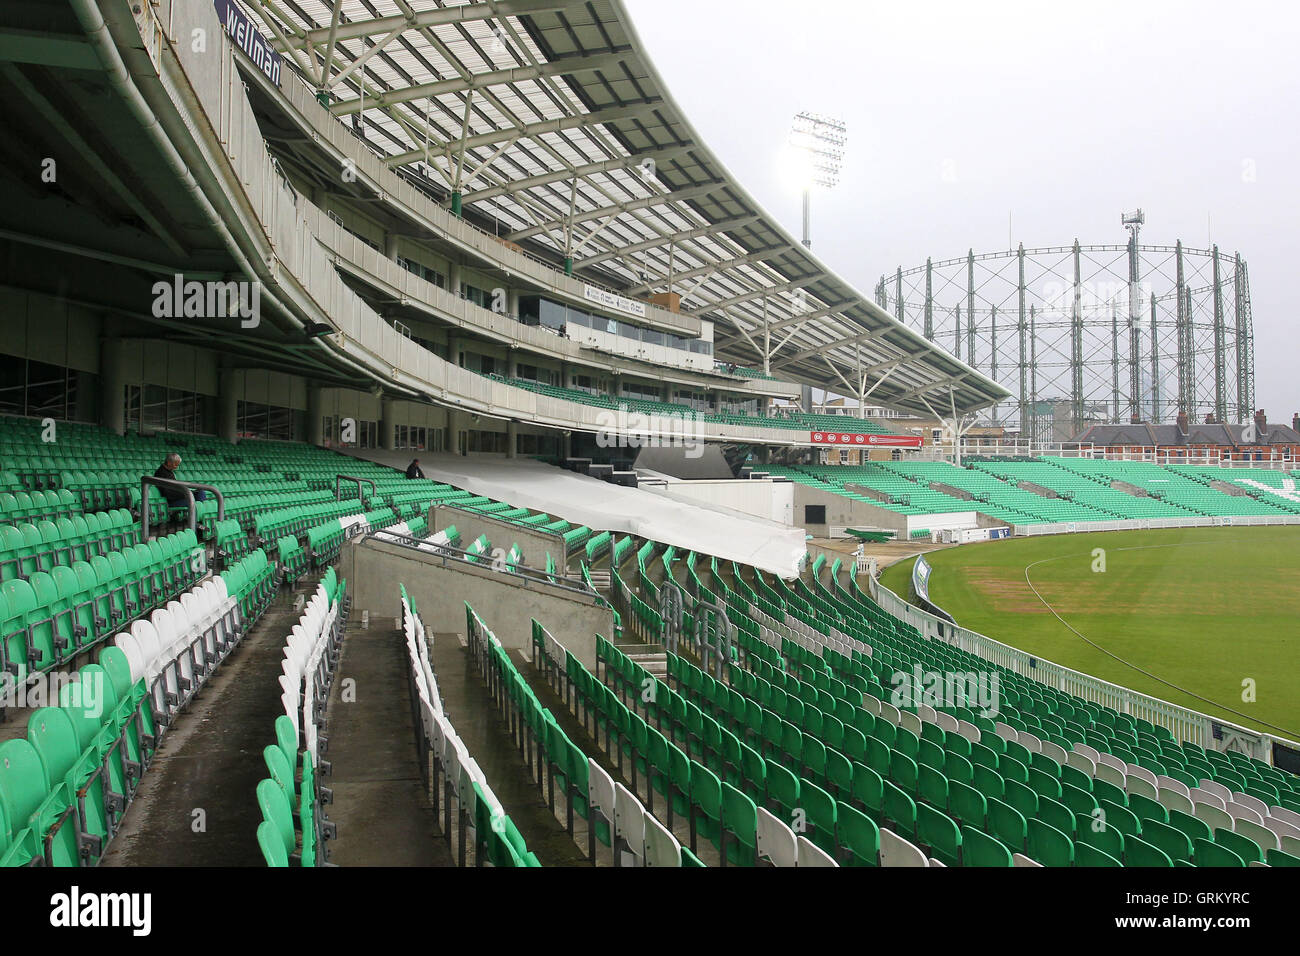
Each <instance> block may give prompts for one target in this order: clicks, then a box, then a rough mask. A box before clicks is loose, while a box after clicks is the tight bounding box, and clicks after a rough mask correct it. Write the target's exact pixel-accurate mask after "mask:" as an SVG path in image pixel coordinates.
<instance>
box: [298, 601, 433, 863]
mask: <svg viewBox="0 0 1300 956" xmlns="http://www.w3.org/2000/svg"><path fill="white" fill-rule="evenodd" d="M391 624H392V619H391V618H388V619H383V618H373V617H372V618H371V619H370V627H368V628H366V627H362V626H361V622H360V620H359V618H354V619H353V620H352V621H351V622H349V624H348V628H347V631H346V636H345V637H344V640H343V652H342V654H341V655H340V657H339V665H338V670H337V676H336V678H335V680H334V686H333V688H332V689H331V692H330V703H329V709H328V714H329V718H328V720H327V722H326V728H327V733H326V735H325V736H326V738H327V739H328V740H329V742H330V747H329V750H328V751H326V752H325V753H324V755H323V759H325V760H328V761H329V762H330V765H331V773H330V777H329V780H328V784H329V786H330V788H331V789H332V790H333V791H334V800H333V803H332V804H331V805H330V819H331V820H332V821H334V822H335V823H336V824H337V825H338V832H339V838H338V839H337V840H335V841H333V843H332V845H331V847H330V862H331V863H334V864H337V865H339V866H454V865H455V863H454V861H453V859H452V856H451V851H450V850H449V849H448V847H447V844H446V843H445V842H444V841H443V840H442V838H441V836H440V831H439V829H438V819H437V814H436V813H435V812H434V809H433V805H432V804H431V803H430V802H429V799H428V793H427V791H426V790H425V787H424V783H423V778H422V776H421V771H420V765H419V757H418V754H417V751H416V747H415V725H414V723H413V718H412V715H411V706H410V703H409V694H408V691H407V663H406V652H405V646H404V644H403V638H402V633H401V631H399V630H397V629H395V628H393V627H392V626H391ZM453 643H454V641H453Z"/></svg>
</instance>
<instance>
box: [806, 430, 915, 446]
mask: <svg viewBox="0 0 1300 956" xmlns="http://www.w3.org/2000/svg"><path fill="white" fill-rule="evenodd" d="M809 439H810V440H811V441H812V443H813V444H814V445H852V446H854V447H855V448H920V447H921V438H920V436H919V435H850V434H848V433H846V432H811V433H810V434H809Z"/></svg>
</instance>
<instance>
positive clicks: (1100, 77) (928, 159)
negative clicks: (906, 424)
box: [625, 0, 1300, 422]
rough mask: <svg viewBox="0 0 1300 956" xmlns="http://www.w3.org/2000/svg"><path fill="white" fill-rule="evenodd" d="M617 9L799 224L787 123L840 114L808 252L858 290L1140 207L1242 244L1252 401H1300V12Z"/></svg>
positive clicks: (692, 110)
mask: <svg viewBox="0 0 1300 956" xmlns="http://www.w3.org/2000/svg"><path fill="white" fill-rule="evenodd" d="M625 3H626V5H627V7H628V9H629V11H630V12H631V15H632V20H633V24H634V26H635V28H636V30H637V31H638V33H639V34H640V35H641V38H642V39H643V40H644V41H645V45H646V47H647V48H648V52H649V55H650V58H651V59H652V61H653V62H654V63H655V65H656V67H657V68H658V70H659V71H660V73H661V75H662V76H663V78H664V80H665V81H666V83H667V84H668V88H669V90H670V91H671V93H672V95H673V96H674V98H675V99H676V100H677V102H678V103H679V104H680V105H681V107H682V109H683V110H684V111H685V113H686V115H687V117H688V118H689V119H690V121H691V122H692V124H693V125H694V126H695V128H696V130H697V131H698V132H699V133H700V135H701V136H702V138H703V139H704V141H705V142H706V143H708V144H709V145H710V147H711V148H712V149H713V150H714V152H715V153H717V155H718V156H719V157H720V158H721V160H722V161H723V163H725V164H726V165H727V167H728V168H729V169H730V170H731V172H732V173H733V174H734V175H735V176H736V177H737V179H739V181H740V182H741V183H743V184H744V186H745V187H746V188H747V189H748V190H749V191H750V193H751V194H752V195H753V196H754V197H755V198H756V199H757V200H758V201H759V202H760V203H761V204H762V205H763V206H764V207H765V208H766V209H767V210H768V211H769V212H771V213H772V214H773V215H775V216H776V218H777V219H778V220H780V222H781V223H782V224H783V225H784V226H785V227H786V229H787V230H788V231H789V232H790V233H791V234H793V235H796V236H797V235H798V234H799V230H800V199H799V193H798V191H797V189H796V188H792V187H791V185H790V183H789V182H788V177H787V176H786V175H783V171H782V169H781V168H780V164H779V162H778V155H779V153H780V151H781V148H782V146H783V144H784V142H785V139H786V137H787V134H788V130H789V125H790V120H791V117H792V116H793V115H794V114H795V113H797V112H799V111H801V110H813V111H818V112H823V113H828V114H832V115H838V116H842V117H843V118H844V119H845V120H846V122H847V125H848V129H849V144H848V155H847V159H846V164H845V169H844V173H843V180H842V183H841V185H840V186H839V187H838V188H837V189H836V190H835V192H834V193H832V194H823V195H821V196H816V195H815V196H814V207H813V222H812V239H813V250H814V252H816V254H817V255H818V256H819V257H820V258H821V259H822V260H823V261H824V262H826V263H828V264H829V265H830V266H831V267H833V268H834V269H835V270H836V271H837V272H839V273H840V274H841V275H842V276H843V277H845V278H846V279H848V280H850V281H851V282H853V283H854V285H855V286H857V288H858V290H859V291H861V292H863V293H864V294H868V295H870V294H871V293H872V290H873V289H874V288H875V284H876V281H877V280H878V279H879V277H880V275H881V274H882V273H884V272H892V271H893V270H894V269H895V268H896V267H897V266H900V265H901V266H902V267H903V268H904V269H907V268H909V267H912V266H916V265H922V264H924V262H925V259H926V257H927V256H932V257H934V258H935V259H936V260H937V259H945V258H952V257H956V256H960V255H964V254H965V252H966V251H967V250H968V249H970V248H972V247H973V248H974V249H975V251H976V252H977V253H979V252H987V251H993V250H998V249H1006V248H1008V247H1009V245H1014V242H1021V241H1023V242H1024V243H1025V245H1026V247H1032V246H1046V245H1065V244H1069V243H1070V242H1072V241H1073V240H1074V239H1075V238H1076V237H1077V238H1078V239H1079V240H1080V241H1081V242H1083V243H1085V244H1086V243H1123V242H1124V241H1126V239H1127V236H1126V233H1125V232H1124V231H1123V229H1122V228H1121V226H1120V224H1119V217H1120V213H1121V212H1123V211H1126V210H1131V209H1135V208H1137V207H1141V208H1142V209H1143V210H1144V211H1145V212H1146V216H1147V225H1146V227H1145V228H1144V230H1143V233H1142V241H1143V242H1144V243H1152V244H1169V245H1172V244H1173V242H1174V241H1175V240H1177V239H1181V240H1183V242H1184V243H1185V244H1188V245H1192V246H1197V247H1204V246H1205V245H1206V244H1207V243H1209V242H1217V243H1218V244H1219V247H1220V249H1221V250H1222V251H1224V252H1225V253H1231V252H1234V251H1240V252H1241V254H1242V256H1243V258H1244V259H1245V260H1246V262H1247V264H1248V265H1249V267H1250V283H1251V297H1252V302H1253V314H1254V329H1255V361H1256V401H1257V404H1258V405H1259V406H1260V407H1263V408H1264V409H1266V410H1267V411H1268V413H1269V418H1270V420H1273V421H1282V420H1285V421H1287V422H1289V421H1290V418H1291V415H1292V413H1293V412H1297V411H1300V384H1297V375H1296V373H1295V368H1296V360H1297V358H1300V331H1297V317H1296V314H1295V308H1294V305H1293V300H1294V297H1295V294H1294V286H1295V285H1296V283H1297V272H1300V178H1298V177H1300V162H1298V160H1300V108H1298V107H1300V67H1297V61H1298V59H1300V58H1298V56H1297V40H1300V4H1294V3H1290V2H1281V0H1278V2H1274V3H1241V2H1238V3H1233V4H1228V5H1224V4H1212V3H1203V2H1188V0H1182V2H1178V3H1174V2H1156V0H1129V2H1123V3H1121V2H1111V0H1095V2H1092V3H1089V4H1087V5H1084V6H1080V5H1075V4H1055V3H1043V2H1041V0H1039V2H1034V3H1029V2H1011V0H995V2H979V3H972V2H969V0H967V2H961V3H957V2H908V3H888V4H886V3H881V2H877V0H836V2H831V0H803V2H794V3H791V2H782V3H776V2H769V0H745V2H739V0H625ZM1008 216H1010V219H1011V228H1010V232H1009V230H1008ZM1009 236H1010V238H1013V239H1014V242H1011V243H1009ZM1288 289H1293V291H1292V292H1288V291H1287V290H1288Z"/></svg>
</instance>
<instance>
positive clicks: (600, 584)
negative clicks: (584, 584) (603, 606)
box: [588, 568, 610, 596]
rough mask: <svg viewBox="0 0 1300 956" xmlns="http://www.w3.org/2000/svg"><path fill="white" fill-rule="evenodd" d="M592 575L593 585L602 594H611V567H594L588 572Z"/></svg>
mask: <svg viewBox="0 0 1300 956" xmlns="http://www.w3.org/2000/svg"><path fill="white" fill-rule="evenodd" d="M588 573H589V574H590V575H591V585H592V587H594V588H595V589H596V590H597V591H599V592H600V593H601V594H604V595H606V596H608V595H609V583H610V582H609V568H600V569H593V570H591V571H589V572H588Z"/></svg>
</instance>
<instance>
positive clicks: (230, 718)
mask: <svg viewBox="0 0 1300 956" xmlns="http://www.w3.org/2000/svg"><path fill="white" fill-rule="evenodd" d="M315 586H316V585H315V581H314V580H312V581H310V582H308V581H306V580H304V581H301V582H300V583H299V585H298V588H297V589H296V591H295V592H287V591H285V592H281V594H280V595H279V596H278V597H277V598H276V600H275V602H274V603H273V604H272V605H271V607H270V608H268V609H267V611H266V613H265V614H263V615H262V619H261V620H260V621H258V623H257V626H256V627H254V628H253V630H252V631H251V633H249V634H248V635H247V636H246V637H245V638H244V640H243V642H242V643H241V644H240V645H239V646H238V647H237V648H235V650H233V651H232V652H231V653H230V656H229V657H227V658H226V660H225V662H224V663H223V664H222V665H221V666H220V667H219V668H218V669H217V671H216V672H215V673H214V674H213V675H212V676H211V678H209V680H208V683H207V684H206V685H205V686H204V687H203V689H202V690H201V691H200V692H199V694H198V696H197V697H195V698H194V700H193V701H191V703H190V705H189V707H188V708H187V709H186V710H185V711H184V712H183V713H182V714H181V715H180V716H179V717H178V718H177V720H176V722H175V725H174V726H173V727H172V729H171V730H170V731H169V732H168V734H167V736H166V737H164V738H163V744H162V747H161V748H160V749H159V751H158V753H157V754H156V755H155V756H154V758H153V763H152V765H151V766H150V768H149V771H148V772H147V773H146V774H145V775H144V778H143V779H142V780H141V781H140V788H139V790H138V791H137V792H136V796H135V799H134V800H133V801H132V802H131V805H130V806H129V807H128V808H127V812H126V816H125V817H124V818H123V820H122V829H121V830H120V831H119V832H118V834H117V836H116V837H115V838H114V840H113V842H112V844H111V845H110V847H109V849H108V852H107V853H105V854H104V858H103V860H102V861H101V863H100V865H101V866H262V865H263V860H262V854H261V851H260V850H259V849H258V846H257V826H258V824H259V823H260V822H261V819H262V814H261V811H260V810H259V809H258V806H257V799H256V797H255V791H256V788H257V783H258V781H259V780H261V779H263V778H264V777H266V776H267V770H266V764H265V762H264V761H263V759H262V749H263V748H264V747H266V746H267V745H268V744H271V743H274V742H275V718H276V717H277V716H278V715H279V714H280V713H282V712H283V711H282V708H281V704H280V686H279V684H278V683H277V680H278V678H279V675H280V673H281V671H280V661H281V659H282V658H283V656H284V655H283V648H284V639H285V636H286V635H287V634H288V633H289V630H290V628H291V627H292V626H293V624H294V623H295V622H296V621H297V620H298V616H299V613H300V612H298V611H295V610H294V608H293V602H294V597H295V595H296V594H297V593H309V591H308V588H312V589H314V588H315Z"/></svg>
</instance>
